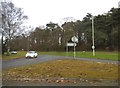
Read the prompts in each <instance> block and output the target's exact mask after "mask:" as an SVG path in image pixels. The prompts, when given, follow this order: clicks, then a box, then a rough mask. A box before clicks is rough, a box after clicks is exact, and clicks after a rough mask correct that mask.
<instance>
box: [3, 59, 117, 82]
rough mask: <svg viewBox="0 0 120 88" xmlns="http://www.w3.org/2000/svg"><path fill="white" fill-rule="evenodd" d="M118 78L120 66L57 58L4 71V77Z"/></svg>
mask: <svg viewBox="0 0 120 88" xmlns="http://www.w3.org/2000/svg"><path fill="white" fill-rule="evenodd" d="M4 77H5V78H6V77H7V78H12V79H13V78H39V79H40V78H54V77H57V78H83V79H108V80H115V79H117V78H118V66H117V65H116V64H110V63H100V62H99V63H97V62H90V61H80V60H56V61H50V62H44V63H40V64H36V65H29V66H23V67H17V68H14V69H9V70H7V71H3V78H4Z"/></svg>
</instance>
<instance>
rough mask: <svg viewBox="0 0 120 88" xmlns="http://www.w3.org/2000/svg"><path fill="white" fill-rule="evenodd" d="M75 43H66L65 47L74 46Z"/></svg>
mask: <svg viewBox="0 0 120 88" xmlns="http://www.w3.org/2000/svg"><path fill="white" fill-rule="evenodd" d="M76 45H77V44H76V43H67V46H76Z"/></svg>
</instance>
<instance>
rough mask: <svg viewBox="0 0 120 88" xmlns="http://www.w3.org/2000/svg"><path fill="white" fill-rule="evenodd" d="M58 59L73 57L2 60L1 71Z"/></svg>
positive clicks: (41, 56)
mask: <svg viewBox="0 0 120 88" xmlns="http://www.w3.org/2000/svg"><path fill="white" fill-rule="evenodd" d="M59 59H73V57H65V56H53V55H39V56H38V57H37V58H34V59H26V58H21V59H12V60H3V61H2V69H3V70H4V69H8V68H14V67H18V66H24V65H31V64H36V63H40V62H46V61H51V60H59ZM76 59H79V60H88V61H95V62H104V63H113V64H116V63H118V61H112V60H100V59H89V58H76Z"/></svg>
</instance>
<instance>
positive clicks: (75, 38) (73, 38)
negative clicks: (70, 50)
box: [72, 36, 78, 59]
mask: <svg viewBox="0 0 120 88" xmlns="http://www.w3.org/2000/svg"><path fill="white" fill-rule="evenodd" d="M72 41H73V42H74V59H75V57H76V52H75V46H76V45H75V44H76V43H75V42H78V38H77V37H75V36H73V37H72Z"/></svg>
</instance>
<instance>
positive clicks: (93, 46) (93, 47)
mask: <svg viewBox="0 0 120 88" xmlns="http://www.w3.org/2000/svg"><path fill="white" fill-rule="evenodd" d="M92 44H93V45H92V49H93V56H95V41H94V16H92Z"/></svg>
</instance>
